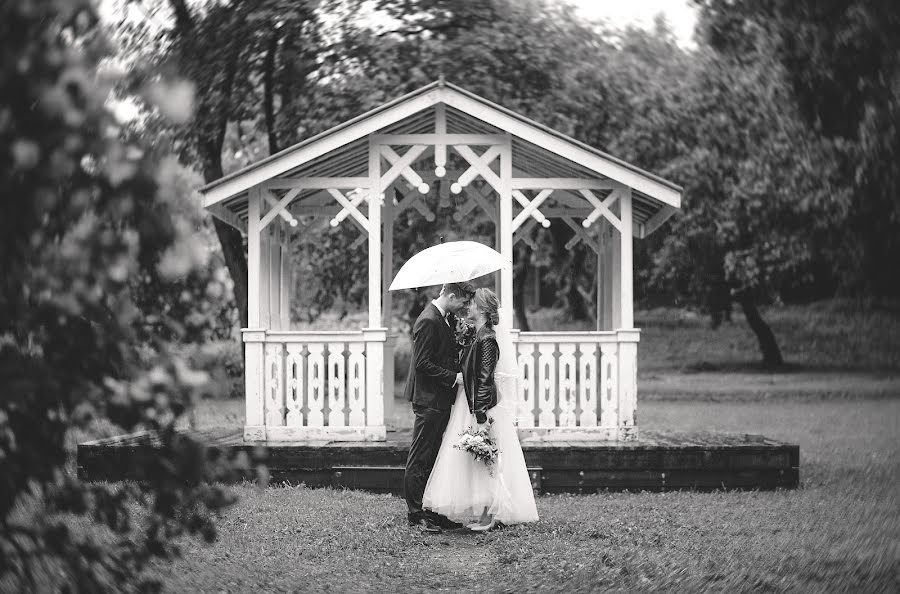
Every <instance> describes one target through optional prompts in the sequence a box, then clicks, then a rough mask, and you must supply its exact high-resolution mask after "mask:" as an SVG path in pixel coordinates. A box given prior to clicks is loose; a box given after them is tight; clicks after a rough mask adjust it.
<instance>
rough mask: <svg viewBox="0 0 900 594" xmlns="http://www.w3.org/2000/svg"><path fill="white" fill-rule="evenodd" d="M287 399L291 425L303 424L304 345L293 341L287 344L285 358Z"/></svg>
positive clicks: (288, 422) (288, 421) (288, 423)
mask: <svg viewBox="0 0 900 594" xmlns="http://www.w3.org/2000/svg"><path fill="white" fill-rule="evenodd" d="M284 367H285V374H284V375H285V378H286V380H287V386H286V387H285V400H286V405H287V422H286V424H287V425H289V426H291V427H300V426H302V425H303V345H302V344H300V343H299V342H291V343H288V345H287V356H286V357H285V358H284Z"/></svg>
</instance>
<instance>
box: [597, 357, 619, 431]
mask: <svg viewBox="0 0 900 594" xmlns="http://www.w3.org/2000/svg"><path fill="white" fill-rule="evenodd" d="M616 352H617V345H616V344H601V345H600V402H599V404H600V425H601V426H603V427H616V426H617V425H618V422H619V420H618V417H619V415H618V404H619V403H618V398H617V397H616V396H617V389H618V386H617V383H618V382H617V378H618V375H619V371H618V368H619V365H618V361H617V356H616Z"/></svg>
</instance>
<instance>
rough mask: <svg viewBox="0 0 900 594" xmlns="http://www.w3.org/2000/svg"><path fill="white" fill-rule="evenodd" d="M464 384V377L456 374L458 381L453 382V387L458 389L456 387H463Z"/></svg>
mask: <svg viewBox="0 0 900 594" xmlns="http://www.w3.org/2000/svg"><path fill="white" fill-rule="evenodd" d="M462 383H463V376H462V373H457V374H456V381H454V382H453V386H454V387H456V386H461V385H462Z"/></svg>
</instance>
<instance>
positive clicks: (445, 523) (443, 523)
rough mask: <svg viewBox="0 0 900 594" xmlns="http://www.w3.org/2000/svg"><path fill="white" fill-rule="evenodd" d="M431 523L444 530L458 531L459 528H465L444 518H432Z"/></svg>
mask: <svg viewBox="0 0 900 594" xmlns="http://www.w3.org/2000/svg"><path fill="white" fill-rule="evenodd" d="M431 521H432V522H433V523H435V524H437V525H438V526H440V527H441V528H443V529H444V530H459V529H460V528H465V526H463V525H462V524H460V523H459V522H454V521H453V520H451V519H450V518H448V517H446V516H437V517H434V518H432V519H431Z"/></svg>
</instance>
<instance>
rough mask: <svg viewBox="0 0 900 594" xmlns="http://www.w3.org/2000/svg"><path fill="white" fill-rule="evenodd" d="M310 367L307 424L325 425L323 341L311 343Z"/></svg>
mask: <svg viewBox="0 0 900 594" xmlns="http://www.w3.org/2000/svg"><path fill="white" fill-rule="evenodd" d="M307 348H308V349H309V357H308V358H307V363H308V367H307V370H306V407H307V408H308V409H309V412H308V413H307V416H306V419H307V420H306V424H307V425H308V426H309V427H323V426H324V425H325V415H324V410H323V409H324V408H325V357H324V355H323V352H324V351H325V345H324V344H322V343H321V342H314V343H310V344H309V345H308V347H307Z"/></svg>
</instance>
